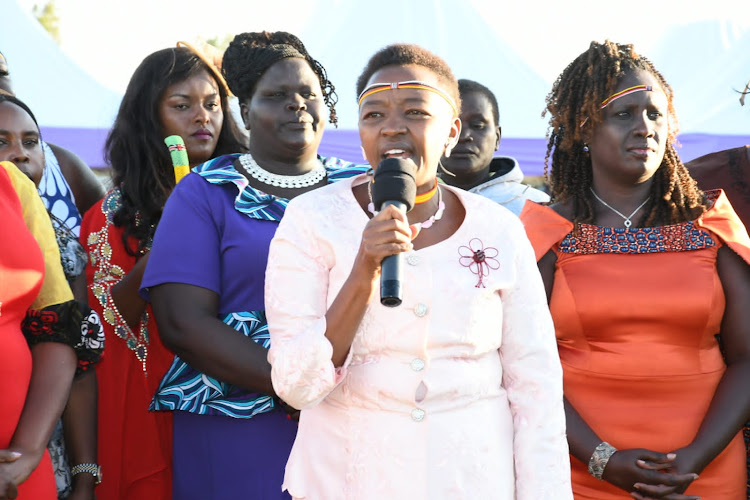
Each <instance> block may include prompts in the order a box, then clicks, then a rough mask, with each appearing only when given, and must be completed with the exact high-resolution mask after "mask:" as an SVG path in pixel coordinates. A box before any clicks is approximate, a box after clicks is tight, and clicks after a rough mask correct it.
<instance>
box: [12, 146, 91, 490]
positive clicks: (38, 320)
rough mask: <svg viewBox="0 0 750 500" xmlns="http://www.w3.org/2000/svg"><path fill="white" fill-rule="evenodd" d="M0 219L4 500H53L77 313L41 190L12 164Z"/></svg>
mask: <svg viewBox="0 0 750 500" xmlns="http://www.w3.org/2000/svg"><path fill="white" fill-rule="evenodd" d="M3 145H4V142H3V141H1V140H0V147H2V146H3ZM0 214H2V217H0V241H2V242H3V246H2V250H1V251H0V398H2V411H0V499H5V498H16V494H17V495H18V498H19V499H21V500H53V499H56V498H57V488H56V486H55V479H54V476H53V474H52V464H51V462H50V458H49V454H48V453H47V442H48V441H49V437H50V435H51V434H52V430H53V429H54V427H55V424H56V423H57V421H58V419H59V418H60V414H61V413H62V411H63V409H64V407H65V403H66V402H67V400H68V392H69V391H70V385H71V382H72V380H73V373H74V372H75V368H76V354H75V351H74V350H73V347H72V344H73V343H75V342H76V341H77V340H78V339H79V338H80V335H81V332H80V326H78V325H77V324H76V322H75V319H74V317H75V316H76V311H77V307H76V306H75V302H74V301H73V300H72V299H73V294H72V293H71V291H70V288H69V287H68V283H67V281H66V279H65V275H64V273H63V268H62V265H61V264H60V253H59V251H58V249H57V242H56V241H55V233H54V231H53V229H52V224H51V223H50V220H49V217H48V216H47V211H46V210H45V208H44V205H43V204H42V200H41V199H40V198H39V196H38V194H37V192H36V186H34V183H33V182H31V180H29V178H28V177H26V176H25V175H24V174H23V173H21V171H20V170H18V169H17V168H16V167H15V165H13V164H12V163H9V162H0ZM79 319H80V318H79ZM79 324H80V321H79ZM76 329H77V331H76ZM66 344H67V345H66Z"/></svg>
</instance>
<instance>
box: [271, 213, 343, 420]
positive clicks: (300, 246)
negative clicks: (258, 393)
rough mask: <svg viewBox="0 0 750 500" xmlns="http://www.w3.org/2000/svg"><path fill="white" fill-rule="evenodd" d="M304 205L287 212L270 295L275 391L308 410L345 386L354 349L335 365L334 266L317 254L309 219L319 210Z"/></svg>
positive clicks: (274, 248)
mask: <svg viewBox="0 0 750 500" xmlns="http://www.w3.org/2000/svg"><path fill="white" fill-rule="evenodd" d="M301 201H302V200H299V202H301ZM299 202H297V201H296V200H295V202H293V203H292V204H291V205H290V206H289V207H288V208H287V211H286V213H285V215H284V218H283V219H282V220H281V223H280V224H279V228H278V230H277V231H276V235H275V237H274V239H273V241H272V242H271V248H270V250H269V256H268V268H267V270H266V291H265V293H266V316H267V318H268V324H269V333H270V336H271V347H270V350H269V353H268V360H269V362H270V363H271V381H272V382H273V387H274V390H275V391H276V393H277V394H278V395H279V397H280V398H281V399H282V400H284V401H285V402H286V403H288V404H290V405H292V406H293V407H295V408H298V409H305V408H310V407H312V406H315V405H317V404H318V403H319V402H320V401H322V400H323V399H325V397H326V396H327V395H328V394H329V393H330V392H331V391H332V390H333V389H335V388H336V386H337V385H338V384H340V383H341V381H342V380H343V379H344V377H345V376H346V373H347V367H348V365H349V362H350V360H351V351H350V352H349V356H348V357H347V359H346V361H345V363H344V365H343V366H342V367H340V368H335V367H334V366H333V363H332V362H331V356H332V354H333V347H332V346H331V343H330V342H329V341H328V339H327V338H326V337H325V331H326V319H325V313H326V310H327V295H328V272H329V268H330V266H329V265H328V263H326V262H325V257H324V256H322V255H320V253H319V252H318V251H317V248H318V245H317V244H316V241H315V236H314V234H313V232H312V231H313V230H312V229H311V227H310V226H311V225H310V223H309V222H310V221H309V220H308V219H307V214H309V213H314V211H310V210H309V207H305V206H304V203H299ZM289 304H294V307H293V308H290V307H289Z"/></svg>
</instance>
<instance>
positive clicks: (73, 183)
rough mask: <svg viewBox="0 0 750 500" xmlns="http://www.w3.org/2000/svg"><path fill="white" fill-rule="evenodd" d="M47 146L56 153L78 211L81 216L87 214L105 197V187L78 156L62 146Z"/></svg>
mask: <svg viewBox="0 0 750 500" xmlns="http://www.w3.org/2000/svg"><path fill="white" fill-rule="evenodd" d="M47 145H48V146H49V147H50V149H51V150H52V152H53V153H55V157H56V158H57V162H58V164H59V165H60V171H61V172H62V174H63V177H65V180H66V181H68V185H69V186H70V190H71V191H73V196H74V197H75V200H76V207H78V211H79V212H81V215H83V214H85V213H86V211H88V209H89V208H91V207H92V206H93V205H94V203H96V202H97V201H99V200H101V199H102V198H103V197H104V194H105V191H104V186H103V185H102V183H101V182H99V179H97V177H96V174H94V172H92V171H91V169H90V168H89V166H88V165H86V163H84V161H83V160H82V159H81V158H79V157H78V156H77V155H76V154H74V153H73V152H71V151H69V150H67V149H65V148H63V147H62V146H57V145H55V144H50V143H47Z"/></svg>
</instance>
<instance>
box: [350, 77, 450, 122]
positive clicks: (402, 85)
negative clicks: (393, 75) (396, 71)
mask: <svg viewBox="0 0 750 500" xmlns="http://www.w3.org/2000/svg"><path fill="white" fill-rule="evenodd" d="M396 89H418V90H429V91H430V92H434V93H436V94H437V95H439V96H440V97H442V98H443V99H445V101H446V102H447V103H448V104H450V106H451V109H452V110H453V112H454V113H455V114H458V110H457V109H456V105H455V104H453V99H451V98H450V97H449V96H448V94H446V93H445V92H443V91H442V90H440V89H439V88H437V87H434V86H432V85H430V84H429V83H425V82H420V81H419V80H410V81H408V82H393V83H373V84H372V85H368V86H367V87H366V88H365V90H363V91H362V93H361V94H359V98H358V99H357V104H358V105H359V106H362V100H364V98H365V97H369V96H371V95H373V94H377V93H378V92H383V91H384V90H396Z"/></svg>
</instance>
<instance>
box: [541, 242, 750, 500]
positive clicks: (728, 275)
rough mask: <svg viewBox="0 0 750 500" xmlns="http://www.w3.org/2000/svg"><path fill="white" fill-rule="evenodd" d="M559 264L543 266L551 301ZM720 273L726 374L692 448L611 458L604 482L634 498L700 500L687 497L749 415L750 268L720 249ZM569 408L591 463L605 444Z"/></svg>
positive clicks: (579, 454) (572, 439)
mask: <svg viewBox="0 0 750 500" xmlns="http://www.w3.org/2000/svg"><path fill="white" fill-rule="evenodd" d="M555 262H556V256H555V254H554V252H551V251H550V252H548V253H547V254H546V255H545V256H544V257H542V259H540V261H539V270H540V272H541V274H542V278H543V281H544V283H545V288H546V291H547V296H548V298H549V297H550V296H551V293H552V285H553V282H554V271H555ZM717 269H718V272H719V277H720V279H721V281H722V285H723V288H724V293H725V295H726V298H727V307H726V310H725V313H724V318H723V322H722V330H721V332H722V338H725V346H726V350H727V365H728V368H727V371H726V373H725V375H724V377H723V378H722V380H721V382H720V383H719V386H718V387H717V390H716V394H715V396H714V399H713V401H712V403H711V407H710V408H709V411H708V413H707V414H706V417H705V419H704V421H703V423H702V425H701V427H700V429H699V431H698V433H697V435H696V437H695V439H694V440H693V442H692V443H691V444H690V445H688V446H687V447H685V448H682V449H679V450H674V451H673V453H670V454H668V455H666V454H663V453H658V452H655V451H651V450H619V451H618V452H617V453H615V454H614V455H612V457H611V458H610V461H609V463H608V465H607V468H606V469H605V472H604V475H603V478H604V479H605V480H606V481H608V482H610V483H612V484H614V485H616V486H618V487H620V488H622V489H624V490H626V491H629V492H631V496H633V498H637V499H644V500H649V499H667V500H693V499H695V498H698V497H696V496H694V495H684V494H683V492H684V491H685V490H686V489H687V488H688V486H689V485H690V483H692V481H693V480H695V479H696V478H697V477H698V474H699V473H700V472H702V470H703V469H704V468H705V467H706V465H708V464H709V463H710V462H711V461H712V460H713V459H714V458H716V456H717V455H718V454H719V453H720V452H721V451H722V450H723V449H724V448H725V447H726V445H727V444H728V443H729V441H731V439H732V438H733V437H734V436H735V435H736V434H737V432H739V430H740V429H741V428H742V425H743V423H744V422H745V421H746V420H747V418H748V414H750V397H748V396H747V392H746V391H745V389H744V386H745V383H744V381H746V380H748V378H750V368H749V366H750V363H749V360H750V332H749V331H748V328H747V327H746V326H745V325H747V324H748V321H749V320H750V318H748V317H747V316H748V314H747V311H746V308H744V309H743V307H742V306H741V304H748V303H750V266H748V265H747V264H746V263H744V261H742V260H741V259H740V258H739V256H737V255H736V254H735V253H734V252H732V251H731V250H730V249H728V248H726V247H723V248H721V249H719V254H718V259H717ZM738 397H739V398H740V400H739V401H738ZM565 403H566V404H565V410H566V419H567V421H568V443H569V445H570V450H571V454H572V455H573V456H574V457H576V458H578V459H579V460H581V461H582V462H583V463H586V464H587V463H588V460H589V458H590V457H591V454H592V453H593V450H594V448H595V447H596V446H597V445H598V444H599V443H600V442H601V441H602V439H601V438H600V437H599V436H597V435H596V433H595V432H594V431H593V430H592V429H591V428H590V427H589V426H588V425H587V424H586V422H585V421H584V420H583V419H582V418H581V417H580V415H579V414H578V413H577V411H576V410H575V408H574V407H573V406H572V405H571V404H570V403H569V402H568V401H567V400H566V401H565ZM649 457H650V458H649Z"/></svg>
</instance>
